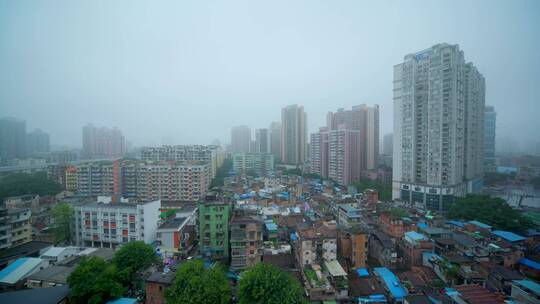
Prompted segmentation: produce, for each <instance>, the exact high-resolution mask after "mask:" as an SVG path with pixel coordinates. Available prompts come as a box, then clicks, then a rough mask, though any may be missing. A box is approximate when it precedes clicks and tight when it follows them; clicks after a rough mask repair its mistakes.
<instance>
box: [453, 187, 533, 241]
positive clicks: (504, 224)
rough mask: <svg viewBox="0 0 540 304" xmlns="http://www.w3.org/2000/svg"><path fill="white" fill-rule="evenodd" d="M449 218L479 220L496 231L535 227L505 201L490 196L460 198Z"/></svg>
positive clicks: (516, 230)
mask: <svg viewBox="0 0 540 304" xmlns="http://www.w3.org/2000/svg"><path fill="white" fill-rule="evenodd" d="M447 217H448V218H450V219H457V220H477V221H480V222H483V223H486V224H489V225H491V226H493V227H495V228H496V229H501V230H510V231H515V232H521V231H524V230H526V229H527V228H531V227H532V226H533V223H532V221H531V220H530V219H529V218H527V217H525V216H523V215H522V214H521V213H520V212H519V211H517V210H515V209H513V208H512V207H511V206H510V205H508V204H507V203H506V201H505V200H503V199H501V198H498V197H490V196H489V195H468V196H466V197H462V198H459V199H458V200H457V201H456V202H455V203H454V204H452V206H450V209H449V210H448V214H447Z"/></svg>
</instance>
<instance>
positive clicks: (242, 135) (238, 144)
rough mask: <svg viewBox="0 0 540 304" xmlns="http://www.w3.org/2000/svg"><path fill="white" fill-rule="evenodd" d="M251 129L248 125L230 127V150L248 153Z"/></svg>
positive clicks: (251, 150) (249, 150)
mask: <svg viewBox="0 0 540 304" xmlns="http://www.w3.org/2000/svg"><path fill="white" fill-rule="evenodd" d="M251 144H252V141H251V129H250V128H249V127H248V126H235V127H232V128H231V152H233V153H242V152H243V153H249V152H254V151H255V150H254V149H252V148H251Z"/></svg>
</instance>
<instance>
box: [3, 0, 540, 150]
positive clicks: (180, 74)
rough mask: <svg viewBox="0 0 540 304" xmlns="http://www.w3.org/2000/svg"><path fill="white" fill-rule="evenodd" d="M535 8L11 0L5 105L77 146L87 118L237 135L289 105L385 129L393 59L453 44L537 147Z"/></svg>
mask: <svg viewBox="0 0 540 304" xmlns="http://www.w3.org/2000/svg"><path fill="white" fill-rule="evenodd" d="M538 11H539V9H538V3H536V1H520V2H519V4H515V3H512V2H510V1H495V2H493V1H474V2H470V1H451V2H450V1H448V2H441V3H425V2H423V1H412V2H407V3H405V2H400V1H377V3H369V4H368V3H363V2H358V1H340V3H333V4H330V3H327V2H324V1H297V2H294V3H289V2H288V1H277V2H273V3H271V4H254V3H250V2H249V1H244V2H243V1H233V2H229V1H217V2H210V3H205V4H203V3H195V2H177V1H160V2H159V3H155V4H154V3H152V4H150V3H143V2H139V1H135V2H131V1H115V2H114V3H101V4H97V5H90V4H89V3H81V2H78V1H77V2H72V1H59V2H56V4H55V5H52V6H51V5H49V4H48V3H47V2H46V1H2V3H1V4H0V25H1V26H0V37H1V44H0V65H1V66H2V69H1V70H0V79H1V80H2V83H3V85H2V86H0V113H1V114H2V116H11V117H16V118H19V119H23V120H26V122H27V128H28V129H29V130H32V129H34V128H41V129H43V130H44V131H46V132H48V133H49V134H50V136H51V144H52V145H53V146H67V147H70V148H81V147H82V141H81V134H82V133H81V128H82V126H84V125H85V124H87V123H93V124H94V125H97V126H108V127H114V126H116V127H118V128H119V129H120V130H122V132H123V134H124V135H125V137H126V139H127V140H128V141H129V142H131V143H132V144H133V145H135V146H142V145H160V144H209V143H210V142H211V141H212V140H213V139H216V138H217V139H219V140H220V141H221V142H222V143H230V135H229V132H228V130H229V129H230V127H232V126H235V125H248V126H250V127H251V128H253V129H255V128H266V127H268V126H269V124H270V123H271V122H272V121H277V120H279V118H280V109H281V108H282V107H283V106H286V105H289V104H301V105H303V106H304V107H305V108H306V112H307V113H308V115H309V117H308V129H309V131H310V132H311V131H316V130H317V129H318V127H319V126H321V125H322V124H323V123H324V122H325V115H326V112H328V111H335V110H336V109H337V108H349V107H351V106H354V105H359V104H368V105H369V104H378V105H379V106H380V111H381V120H380V125H381V134H386V133H390V132H392V126H393V121H392V115H393V109H392V106H393V104H392V73H393V70H392V67H393V65H395V64H397V63H399V62H401V61H402V59H403V57H404V56H405V55H406V54H409V53H414V52H417V51H419V50H422V49H425V48H428V47H430V46H432V45H434V44H437V43H443V42H446V43H450V44H459V46H460V47H461V49H463V50H464V51H465V56H466V60H467V61H471V62H474V63H475V65H476V66H478V68H479V70H480V71H481V72H482V74H483V75H484V77H486V80H487V81H486V87H487V90H486V103H487V104H489V105H493V106H495V107H496V109H497V112H498V113H499V116H498V121H497V126H498V133H497V138H498V139H499V140H498V143H499V144H501V145H503V147H506V146H513V148H514V149H519V150H520V151H530V152H533V151H537V149H538V148H537V145H538V141H539V140H538V136H536V134H535V131H534V130H537V129H538V128H540V125H539V121H538V119H536V114H537V113H539V110H540V108H539V105H538V100H539V99H540V93H539V92H538V90H537V89H536V87H537V84H538V83H539V82H540V59H539V58H538V56H536V54H538V53H539V51H540V38H539V37H540V33H539V31H540V29H539V28H540V27H539V26H538V14H539V13H538ZM494 33H496V34H494ZM523 109H527V111H523ZM192 126H197V131H198V132H196V133H195V132H190V131H188V130H190V129H191V127H192ZM507 149H508V148H507Z"/></svg>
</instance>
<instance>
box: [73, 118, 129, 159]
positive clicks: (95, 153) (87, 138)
mask: <svg viewBox="0 0 540 304" xmlns="http://www.w3.org/2000/svg"><path fill="white" fill-rule="evenodd" d="M82 134H83V156H84V157H85V158H90V159H99V158H114V157H122V156H123V155H124V153H125V152H126V141H125V138H124V135H122V131H120V130H119V129H118V128H112V129H111V128H107V127H94V126H93V125H91V124H88V125H86V126H84V127H83V130H82Z"/></svg>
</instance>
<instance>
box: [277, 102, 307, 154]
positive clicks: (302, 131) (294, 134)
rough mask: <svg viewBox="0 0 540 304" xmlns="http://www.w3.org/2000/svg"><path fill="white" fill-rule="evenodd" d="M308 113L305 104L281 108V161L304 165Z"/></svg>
mask: <svg viewBox="0 0 540 304" xmlns="http://www.w3.org/2000/svg"><path fill="white" fill-rule="evenodd" d="M307 135H308V133H307V114H306V112H305V111H304V107H303V106H298V105H290V106H287V107H285V108H283V109H281V161H282V162H283V163H285V164H290V165H303V164H304V162H305V160H306V154H307V150H306V149H307Z"/></svg>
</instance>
